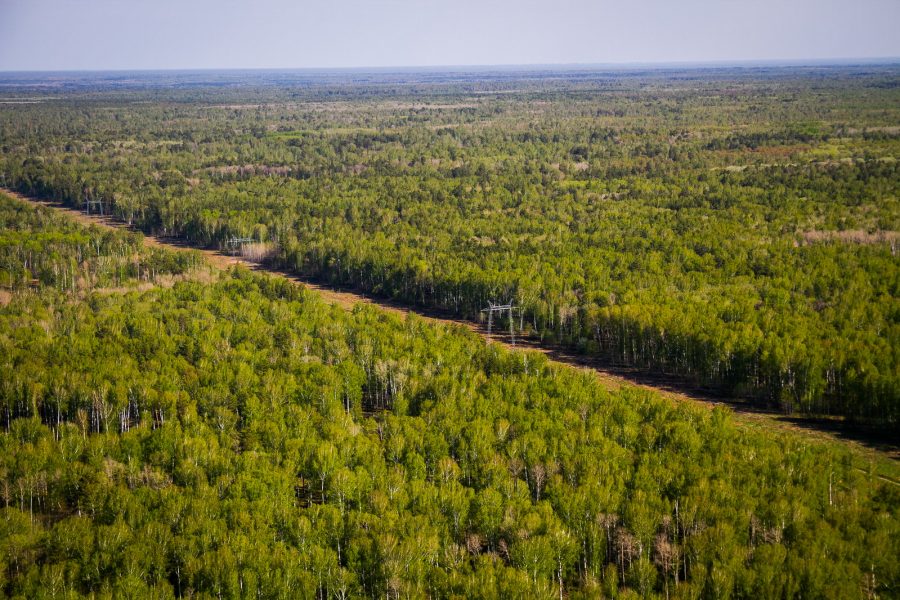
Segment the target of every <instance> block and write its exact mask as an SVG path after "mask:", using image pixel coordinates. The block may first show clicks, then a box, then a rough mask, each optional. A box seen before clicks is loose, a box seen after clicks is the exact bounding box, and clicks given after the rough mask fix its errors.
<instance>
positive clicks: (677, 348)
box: [0, 65, 900, 428]
mask: <svg viewBox="0 0 900 600" xmlns="http://www.w3.org/2000/svg"><path fill="white" fill-rule="evenodd" d="M898 81H900V70H898V68H897V67H896V66H890V65H886V66H868V67H819V68H808V69H800V68H743V69H725V68H721V69H705V70H684V71H677V70H670V71H665V70H658V71H637V70H636V71H628V70H620V71H617V72H599V71H579V70H576V69H572V70H568V71H563V72H556V73H554V72H550V71H535V72H530V73H516V72H511V71H501V72H493V73H492V72H481V73H476V74H462V73H455V72H453V71H451V70H445V71H440V72H435V73H418V74H417V73H398V74H391V73H374V74H373V73H369V74H366V73H353V72H338V73H316V72H308V73H290V72H259V73H241V72H235V73H221V74H216V73H205V74H204V73H194V74H191V73H182V74H178V73H171V74H156V75H154V74H135V75H129V74H109V75H96V76H87V75H86V76H84V77H78V76H68V77H66V76H63V75H59V76H57V77H49V76H39V75H27V74H19V75H16V76H9V77H8V80H7V81H6V85H5V87H4V91H3V92H2V96H3V98H4V99H2V101H0V150H2V152H0V184H2V185H5V186H7V187H8V188H13V189H15V190H18V191H21V192H23V193H27V194H32V195H37V196H40V197H47V198H55V199H60V200H63V201H65V202H67V203H69V204H71V205H73V206H81V207H87V208H89V209H91V210H95V211H96V210H100V209H101V208H102V209H103V210H104V211H107V212H111V213H113V214H114V215H116V216H117V217H119V218H121V219H122V220H124V221H126V222H127V223H129V224H132V225H134V226H137V227H139V228H142V229H144V230H146V231H155V232H158V233H161V234H164V235H172V236H179V237H184V238H187V239H189V240H191V241H192V242H193V243H197V244H200V245H213V246H215V245H218V246H225V245H226V244H227V241H228V240H229V239H231V238H235V237H237V238H252V240H253V241H254V242H255V243H254V244H252V246H253V247H252V252H253V253H254V255H255V256H257V257H259V258H266V259H267V260H270V261H272V262H274V263H276V264H278V265H279V266H281V267H286V268H288V269H290V270H294V271H296V272H298V273H299V274H302V275H304V276H307V277H313V278H318V279H321V280H326V281H329V282H332V283H336V284H341V285H346V286H353V287H356V288H359V289H362V290H365V291H368V292H370V293H374V294H379V295H385V296H390V297H393V298H395V299H398V300H401V301H403V302H406V303H409V304H421V305H425V306H430V307H434V308H440V309H446V310H450V311H453V312H454V313H456V314H458V315H461V316H465V317H469V318H477V317H478V315H479V311H480V310H481V309H482V308H484V307H485V306H486V304H487V303H488V302H490V301H496V302H507V301H511V302H514V303H515V304H517V305H518V306H520V307H522V310H523V315H522V316H521V318H517V322H516V323H515V325H516V327H519V326H521V327H522V328H523V329H524V330H525V331H524V333H525V334H529V335H532V336H534V337H535V338H540V339H541V340H543V341H545V342H548V343H563V344H566V345H568V346H571V347H572V348H575V349H577V350H579V351H581V352H584V353H589V354H593V355H595V356H597V357H598V358H599V359H601V360H603V361H605V362H607V363H609V364H612V365H621V366H625V367H630V368H638V369H641V370H646V371H650V372H655V373H664V374H667V375H670V376H673V377H677V378H679V379H681V380H683V381H685V382H687V383H689V384H692V385H701V386H705V387H707V388H710V389H715V390H717V391H718V392H720V393H723V394H726V395H729V396H737V397H742V398H746V399H748V400H750V401H753V402H757V403H760V404H763V405H768V406H776V407H779V408H781V409H783V410H785V411H787V412H791V411H803V412H812V413H819V414H829V415H844V416H847V417H851V418H853V419H856V420H862V421H869V422H873V423H879V424H882V425H884V426H887V427H890V428H894V427H896V424H897V419H898V417H900V397H898V394H900V380H898V374H900V355H898V352H900V326H898V315H900V312H898V310H900V305H898V301H897V298H898V285H900V271H898V259H897V244H898V243H900V237H898V236H900V205H898V188H900V176H898V163H897V155H898V150H900V130H898V125H897V124H898V123H900V91H898V90H900V87H898ZM248 250H251V249H248ZM504 326H505V325H504Z"/></svg>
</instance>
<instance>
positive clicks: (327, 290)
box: [0, 188, 900, 485]
mask: <svg viewBox="0 0 900 600" xmlns="http://www.w3.org/2000/svg"><path fill="white" fill-rule="evenodd" d="M0 192H2V193H5V194H6V195H8V196H11V197H13V198H15V199H18V200H20V201H22V202H26V203H30V204H37V205H41V206H46V207H49V208H52V209H54V210H56V211H58V212H60V213H64V214H66V215H68V216H69V217H70V218H72V219H73V220H75V221H77V222H79V223H82V224H84V225H99V226H102V227H107V228H110V229H127V225H126V224H125V223H123V222H121V221H117V220H113V219H111V218H109V217H106V216H101V215H96V214H93V215H88V214H85V213H83V212H81V211H79V210H77V209H73V208H70V207H68V206H64V205H62V204H60V203H58V202H50V201H44V200H38V199H35V198H30V197H27V196H23V195H21V194H18V193H16V192H12V191H10V190H6V189H2V188H0ZM144 243H145V244H146V245H148V246H153V247H159V248H168V249H170V250H180V251H188V250H193V251H198V252H200V253H202V254H203V255H204V257H205V258H206V260H207V261H208V262H209V264H210V265H212V266H213V267H216V268H218V269H228V268H230V267H232V266H235V265H243V266H246V267H248V268H250V269H253V270H257V271H263V272H266V273H270V274H273V275H275V276H278V277H284V278H286V279H289V280H291V281H293V282H295V283H297V284H298V285H302V286H304V287H306V288H308V289H311V290H314V291H316V292H318V293H319V294H320V295H321V297H322V298H323V299H324V300H325V301H327V302H330V303H333V304H336V305H338V306H341V307H342V308H345V309H347V310H349V309H351V308H352V307H353V306H354V305H356V304H358V303H366V304H373V305H376V306H378V307H380V308H381V309H383V310H386V311H389V312H393V313H396V314H401V315H404V314H407V313H411V312H413V313H416V314H417V315H419V316H420V317H422V318H424V319H427V320H432V321H438V322H442V323H455V324H457V325H461V326H463V327H466V328H467V329H470V330H472V331H474V332H476V333H478V334H479V335H481V336H482V337H484V338H485V339H487V340H489V341H491V342H493V343H498V344H502V345H504V346H506V347H509V348H515V349H519V350H521V349H527V350H531V351H536V352H541V353H543V354H545V355H547V357H548V358H549V359H550V360H553V361H555V362H558V363H562V364H565V365H567V366H569V367H573V368H579V369H586V370H590V371H592V372H593V373H594V374H595V375H596V376H597V378H598V380H599V381H600V382H601V383H602V384H603V385H604V386H606V387H607V388H609V389H618V388H620V387H622V386H636V387H639V388H643V389H648V390H653V391H655V392H657V393H659V394H661V395H662V396H664V397H667V398H669V399H671V400H673V401H679V402H690V403H693V404H697V405H701V406H705V407H707V408H714V407H716V406H728V407H730V408H731V409H732V410H733V411H734V413H735V421H736V422H737V423H739V424H742V425H745V426H750V427H765V428H771V429H774V430H779V431H790V432H793V433H797V434H801V435H804V436H807V437H809V438H810V439H813V440H819V441H829V440H830V441H840V442H841V443H844V444H846V445H848V446H849V447H851V448H853V449H855V450H857V451H859V452H861V453H863V454H864V455H868V456H869V457H875V458H877V457H889V458H892V459H894V460H895V461H900V440H896V439H892V438H891V437H890V436H889V435H873V434H872V433H871V432H868V431H861V430H857V429H854V428H850V427H847V426H846V425H844V424H843V423H842V422H841V421H837V420H831V419H817V418H811V417H789V416H786V415H783V414H781V413H778V412H772V411H765V410H760V409H758V408H756V407H752V406H749V405H748V404H746V403H742V402H740V401H736V400H732V399H728V398H721V397H717V396H715V395H714V394H712V393H708V392H706V391H704V390H697V389H691V388H688V387H685V386H684V385H682V384H680V383H679V382H678V381H675V380H671V379H669V378H665V377H655V376H653V375H649V374H647V373H642V372H640V371H636V370H631V369H628V370H626V369H618V368H614V367H609V366H608V365H604V364H601V363H600V362H599V361H597V360H592V359H591V357H589V356H583V355H577V354H573V353H571V352H568V351H566V350H565V349H563V348H559V347H550V346H547V345H543V344H541V343H540V342H538V341H536V340H531V339H525V340H517V343H516V344H511V343H510V341H509V336H508V334H505V333H500V334H497V333H492V334H488V333H487V331H486V330H485V329H484V328H483V327H481V326H480V325H478V324H477V323H474V322H472V321H468V320H464V319H460V318H458V317H454V316H452V315H448V314H446V313H443V312H440V311H435V310H429V309H425V308H421V307H410V306H407V305H403V304H400V303H397V302H394V301H391V300H388V299H383V298H377V297H374V296H371V295H366V294H362V293H358V292H355V291H348V290H342V289H335V288H333V287H330V286H325V285H320V284H318V283H315V282H312V281H309V280H306V279H302V278H299V277H297V276H296V275H294V274H292V273H289V272H285V271H281V270H277V269H272V268H269V267H268V266H264V265H261V264H259V263H256V262H253V261H251V260H249V259H245V258H242V257H237V256H228V255H226V254H222V253H221V252H219V251H217V250H212V249H208V248H199V247H195V246H190V245H187V244H185V243H184V242H183V240H178V239H168V238H160V237H156V236H153V235H148V234H146V233H144ZM876 476H877V477H879V478H880V479H883V480H885V481H890V482H892V483H895V484H898V485H900V480H898V479H895V478H894V477H893V476H884V475H876Z"/></svg>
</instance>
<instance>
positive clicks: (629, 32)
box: [0, 0, 900, 70]
mask: <svg viewBox="0 0 900 600" xmlns="http://www.w3.org/2000/svg"><path fill="white" fill-rule="evenodd" d="M898 32H900V0H854V1H846V0H742V1H737V0H633V1H630V2H613V1H609V0H595V1H590V0H556V1H552V2H551V1H538V0H518V1H516V0H453V1H452V2H429V1H426V0H419V1H413V0H369V1H364V0H331V1H326V0H309V1H303V0H300V1H295V2H288V1H286V0H257V1H254V2H249V1H239V0H217V1H214V0H0V70H30V69H40V70H57V69H59V70H62V69H173V68H226V67H231V68H256V67H263V68H301V67H324V68H329V67H365V66H374V67H378V66H426V65H501V64H504V65H505V64H556V63H622V62H678V61H688V62H707V61H736V60H774V59H795V60H796V59H827V58H887V57H900V33H898Z"/></svg>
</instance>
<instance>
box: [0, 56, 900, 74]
mask: <svg viewBox="0 0 900 600" xmlns="http://www.w3.org/2000/svg"><path fill="white" fill-rule="evenodd" d="M854 65H882V66H888V65H900V56H893V57H891V56H869V57H832V58H766V59H757V58H748V59H721V60H719V59H704V60H670V61H653V60H651V61H619V62H565V63H475V64H450V63H445V64H431V65H426V64H419V65H386V66H375V65H359V66H343V67H136V68H62V69H50V68H48V69H0V73H3V74H7V73H199V72H216V71H218V72H222V71H231V72H236V71H268V72H278V71H280V72H291V71H293V72H297V71H315V72H334V71H347V72H376V71H381V72H385V71H388V72H390V71H427V70H429V69H431V70H450V69H454V70H462V71H465V70H467V69H469V70H487V69H497V70H511V71H515V70H525V69H546V70H552V69H568V70H576V69H584V70H591V69H598V68H679V67H681V68H685V67H687V68H690V67H693V68H702V67H729V66H731V67H753V66H780V67H827V66H854Z"/></svg>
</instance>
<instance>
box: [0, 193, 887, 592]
mask: <svg viewBox="0 0 900 600" xmlns="http://www.w3.org/2000/svg"><path fill="white" fill-rule="evenodd" d="M0 224H2V227H0V255H2V263H0V277H2V280H0V283H2V285H3V288H4V289H3V290H2V293H3V294H4V295H3V296H0V300H2V301H0V417H2V424H0V429H2V432H3V433H2V434H0V500H2V505H0V592H2V593H3V594H4V595H6V596H8V597H22V598H44V597H46V598H58V597H67V598H70V597H80V596H85V597H100V598H107V597H112V598H120V597H155V598H170V597H198V598H214V597H235V598H237V597H242V598H243V597H247V598H321V599H325V598H349V597H371V598H420V597H423V598H424V597H429V598H463V597H482V598H548V599H550V598H560V597H565V598H597V597H604V598H615V597H626V598H628V597H630V598H637V597H643V598H653V597H658V598H726V597H747V598H751V597H752V598H760V597H765V598H783V597H829V598H855V597H860V598H874V597H893V596H896V595H898V594H900V580H898V575H900V569H898V564H897V557H898V556H900V487H898V486H897V484H896V483H895V482H892V481H891V480H889V479H885V478H881V477H879V476H877V475H876V474H875V473H874V472H873V470H872V465H867V464H866V462H864V461H862V460H860V457H859V456H858V455H856V454H851V453H850V452H849V451H848V450H847V449H845V448H844V447H842V446H841V445H840V444H837V443H828V444H822V443H815V442H811V441H810V438H808V437H805V436H799V435H796V434H784V433H781V434H779V433H774V432H770V431H760V430H757V429H754V428H749V427H747V426H739V425H737V424H736V423H735V422H734V421H733V419H732V417H731V416H730V414H729V412H728V411H727V410H724V409H721V408H718V409H715V410H709V409H707V408H704V407H699V406H694V405H689V404H676V403H674V402H672V401H671V400H669V399H666V398H663V397H661V396H659V395H658V394H656V393H653V392H649V391H645V390H640V389H638V388H633V387H624V388H622V389H620V390H617V391H609V390H608V389H607V388H605V387H603V386H602V385H601V384H600V383H599V382H598V380H597V379H596V378H595V377H594V376H593V375H592V374H591V373H589V372H586V371H580V370H577V369H572V368H568V367H561V366H558V365H554V364H553V363H551V362H549V361H548V360H547V359H546V358H545V357H544V356H543V355H541V354H538V353H534V352H521V351H519V352H510V351H507V350H504V349H503V348H502V347H500V346H499V345H498V344H489V343H486V342H485V341H484V340H483V339H482V338H480V337H479V336H477V335H476V334H474V333H472V332H471V331H468V330H467V329H465V328H462V327H460V326H446V325H440V324H435V323H433V322H429V321H425V320H423V319H421V318H419V317H416V316H415V315H409V316H407V317H405V318H400V317H397V316H394V315H392V314H389V313H386V312H384V311H381V310H379V309H377V308H374V307H371V306H365V305H358V306H357V307H356V308H355V309H354V310H353V311H345V310H343V309H341V308H338V307H336V306H330V305H327V304H325V303H324V302H322V301H321V300H320V299H319V298H318V296H317V295H316V294H315V293H313V292H309V291H306V290H304V289H303V288H302V287H300V286H298V285H296V284H294V283H292V282H291V281H289V280H287V279H285V278H278V277H274V276H270V275H261V274H255V273H251V272H249V271H247V270H246V269H241V268H235V269H232V270H231V271H228V272H220V273H219V274H215V273H210V272H209V271H207V270H206V268H205V266H204V264H203V263H202V262H201V261H200V260H199V259H198V257H197V256H196V254H194V253H189V252H178V253H176V252H173V251H168V250H161V249H148V248H146V247H144V246H143V245H141V243H140V242H141V239H140V235H139V234H132V233H128V232H121V231H116V232H110V231H106V230H101V229H98V228H96V227H92V228H83V227H81V226H78V225H75V224H73V223H71V222H69V221H67V220H66V219H64V218H61V217H59V216H56V215H54V214H52V213H51V212H50V209H47V208H40V209H36V208H32V207H30V206H27V205H25V204H23V203H22V202H21V201H18V200H13V199H11V198H9V197H7V196H4V195H0Z"/></svg>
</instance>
